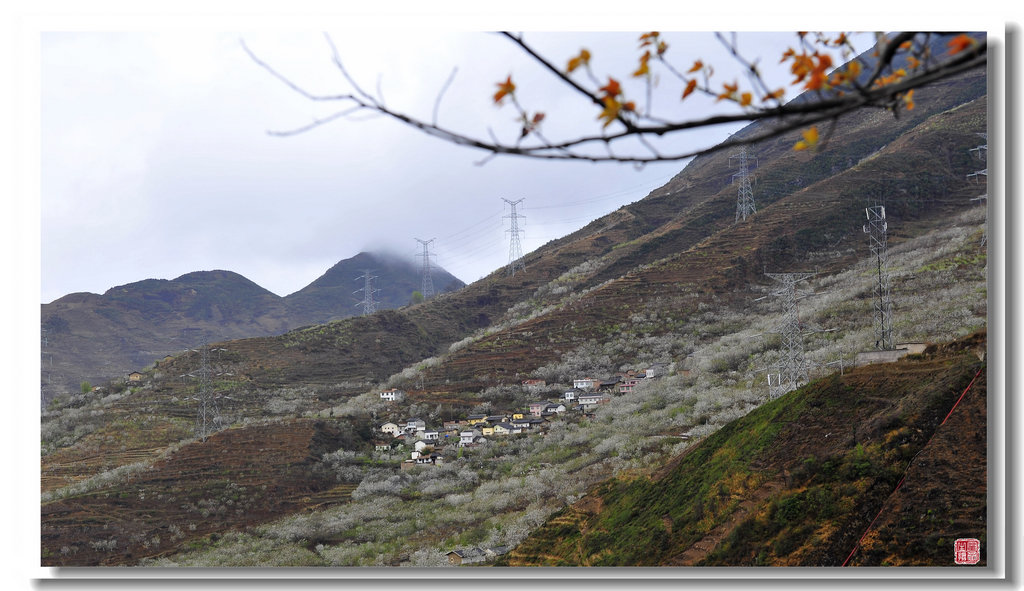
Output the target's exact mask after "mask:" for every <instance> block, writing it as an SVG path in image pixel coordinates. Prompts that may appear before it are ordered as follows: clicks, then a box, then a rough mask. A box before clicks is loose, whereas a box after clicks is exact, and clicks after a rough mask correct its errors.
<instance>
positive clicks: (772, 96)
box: [761, 88, 786, 101]
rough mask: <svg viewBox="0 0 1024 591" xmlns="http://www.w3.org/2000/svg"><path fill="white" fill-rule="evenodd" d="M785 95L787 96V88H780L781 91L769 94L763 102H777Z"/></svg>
mask: <svg viewBox="0 0 1024 591" xmlns="http://www.w3.org/2000/svg"><path fill="white" fill-rule="evenodd" d="M785 94H786V89H785V88H780V89H778V90H776V91H775V92H769V93H768V94H766V95H764V98H762V99H761V100H762V101H769V100H776V101H777V100H779V99H781V98H782V97H783V96H784V95H785Z"/></svg>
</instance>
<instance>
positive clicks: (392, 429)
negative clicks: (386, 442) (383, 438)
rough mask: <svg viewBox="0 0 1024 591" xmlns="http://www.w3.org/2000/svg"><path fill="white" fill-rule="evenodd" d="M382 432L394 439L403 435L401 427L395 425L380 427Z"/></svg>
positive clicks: (387, 424)
mask: <svg viewBox="0 0 1024 591" xmlns="http://www.w3.org/2000/svg"><path fill="white" fill-rule="evenodd" d="M380 430H381V432H383V433H387V434H388V435H391V436H392V437H398V436H399V435H401V433H402V429H401V427H399V426H398V425H396V424H394V423H384V424H383V425H381V426H380Z"/></svg>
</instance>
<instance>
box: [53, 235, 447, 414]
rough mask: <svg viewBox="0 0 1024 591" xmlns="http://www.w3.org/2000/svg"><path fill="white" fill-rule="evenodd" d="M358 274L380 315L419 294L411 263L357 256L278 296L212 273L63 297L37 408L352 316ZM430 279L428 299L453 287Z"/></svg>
mask: <svg viewBox="0 0 1024 591" xmlns="http://www.w3.org/2000/svg"><path fill="white" fill-rule="evenodd" d="M366 268H370V269H376V271H375V272H376V274H377V275H379V277H380V279H382V280H383V281H384V285H383V287H382V288H380V289H381V291H380V293H378V294H376V296H377V297H376V299H377V305H378V307H380V308H382V309H387V308H398V307H401V306H404V305H408V304H409V302H410V300H411V296H412V292H413V291H414V290H415V289H419V286H420V279H421V277H420V270H419V269H417V268H416V267H415V265H414V264H413V262H412V261H411V260H408V261H406V260H404V259H402V258H401V257H398V256H396V255H392V254H387V253H368V252H361V253H359V254H357V255H355V256H353V257H350V258H348V259H343V260H341V261H339V262H338V263H336V264H335V265H333V266H332V267H331V268H330V269H329V270H328V271H326V272H325V273H324V274H323V275H321V276H320V277H319V278H317V279H316V280H314V281H313V282H311V283H310V284H309V285H307V286H306V287H304V288H303V289H301V290H299V291H297V292H295V293H292V294H289V295H287V296H278V295H276V294H274V293H273V292H271V291H269V290H267V289H265V288H263V287H262V286H260V285H258V284H257V283H255V282H253V281H252V280H250V279H248V278H246V277H245V276H243V275H241V274H239V273H235V272H233V271H227V270H221V269H216V270H204V271H191V272H188V273H185V274H183V275H181V276H179V277H176V278H174V279H154V278H150V279H142V280H139V281H135V282H131V283H126V284H124V285H118V286H114V287H111V288H109V289H107V290H106V291H105V292H104V293H103V294H94V293H91V292H78V293H72V294H67V295H65V296H62V297H60V298H58V299H56V300H54V301H53V302H51V303H49V304H42V305H41V314H40V316H41V318H40V321H41V326H42V329H43V337H44V338H43V346H42V352H43V354H44V359H45V362H44V364H43V366H42V370H43V374H42V380H43V396H42V399H43V403H44V404H45V403H46V402H48V401H49V400H50V399H52V398H53V396H55V395H58V394H61V393H67V392H73V391H75V390H76V389H77V388H78V386H79V384H80V383H81V382H82V381H88V382H90V383H93V382H96V383H99V382H103V381H107V380H110V379H112V378H115V377H118V376H120V375H125V374H127V373H128V372H129V371H132V370H138V369H142V368H144V367H146V366H149V365H151V364H153V363H154V362H155V361H157V360H159V359H160V358H161V357H164V356H166V355H170V354H176V353H180V352H181V351H183V350H185V349H188V348H189V347H194V346H196V345H198V344H200V343H201V342H202V341H204V340H205V341H220V340H225V339H236V338H244V337H251V336H263V335H272V334H281V333H283V332H285V331H287V330H291V329H294V328H298V327H300V326H305V325H310V324H316V323H321V322H328V321H331V320H337V319H340V318H344V317H347V316H353V315H356V314H358V313H359V310H358V308H357V307H356V304H357V303H358V300H357V299H356V296H355V295H353V291H355V290H356V288H357V287H361V285H355V284H354V283H353V282H352V281H351V277H354V276H356V275H357V274H358V273H362V272H363V270H364V269H366ZM357 270H358V271H357ZM433 276H434V278H435V280H434V283H435V285H436V286H437V291H438V293H442V292H444V291H446V290H451V289H458V288H460V287H462V286H463V283H462V282H461V281H460V280H459V279H458V278H456V277H454V276H453V275H451V274H450V273H448V272H447V271H445V270H444V269H443V268H440V267H434V268H433ZM346 283H347V284H348V285H346ZM60 375H63V376H64V379H63V380H61V379H60V378H59V377H58V376H60Z"/></svg>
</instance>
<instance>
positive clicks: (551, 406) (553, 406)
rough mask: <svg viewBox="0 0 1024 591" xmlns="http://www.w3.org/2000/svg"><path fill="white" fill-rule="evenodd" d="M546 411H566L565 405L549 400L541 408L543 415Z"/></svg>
mask: <svg viewBox="0 0 1024 591" xmlns="http://www.w3.org/2000/svg"><path fill="white" fill-rule="evenodd" d="M546 412H550V413H555V414H562V413H563V412H565V405H564V404H561V403H558V402H549V403H548V404H546V405H544V408H542V409H541V415H543V414H544V413H546Z"/></svg>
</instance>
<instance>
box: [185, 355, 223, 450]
mask: <svg viewBox="0 0 1024 591" xmlns="http://www.w3.org/2000/svg"><path fill="white" fill-rule="evenodd" d="M190 350H191V351H196V352H198V353H199V367H198V368H197V369H196V370H195V371H193V372H192V373H189V374H186V375H188V377H191V378H194V379H196V380H198V382H199V389H198V392H197V393H196V395H195V396H194V397H193V398H192V400H195V401H196V402H198V403H199V408H198V411H197V412H196V425H195V433H196V437H198V438H200V439H201V440H202V441H206V438H207V437H209V436H210V435H211V434H212V433H214V432H215V431H218V430H220V429H221V428H222V427H223V426H224V419H223V418H222V417H221V414H220V405H219V404H218V402H217V401H218V400H220V399H228V400H230V399H231V397H230V396H224V395H220V394H217V393H216V392H214V390H213V386H212V384H213V380H212V379H211V378H212V377H213V375H214V370H213V368H212V367H211V364H210V351H211V349H210V347H209V345H207V344H206V343H205V342H204V343H203V344H202V345H200V347H199V349H198V350H196V349H190ZM216 350H217V352H218V353H220V352H221V351H225V349H221V348H218V349H216Z"/></svg>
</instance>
